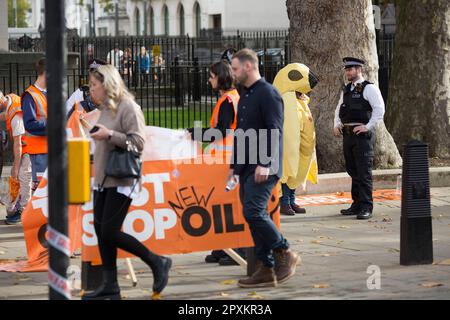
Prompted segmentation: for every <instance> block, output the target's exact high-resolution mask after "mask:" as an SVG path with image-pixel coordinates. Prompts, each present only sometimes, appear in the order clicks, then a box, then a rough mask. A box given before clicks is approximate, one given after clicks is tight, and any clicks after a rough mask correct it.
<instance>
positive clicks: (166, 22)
mask: <svg viewBox="0 0 450 320" xmlns="http://www.w3.org/2000/svg"><path fill="white" fill-rule="evenodd" d="M163 17H164V35H166V36H168V35H169V9H168V8H167V6H166V5H164V7H163Z"/></svg>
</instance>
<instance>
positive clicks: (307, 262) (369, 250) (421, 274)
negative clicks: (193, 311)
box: [0, 187, 450, 300]
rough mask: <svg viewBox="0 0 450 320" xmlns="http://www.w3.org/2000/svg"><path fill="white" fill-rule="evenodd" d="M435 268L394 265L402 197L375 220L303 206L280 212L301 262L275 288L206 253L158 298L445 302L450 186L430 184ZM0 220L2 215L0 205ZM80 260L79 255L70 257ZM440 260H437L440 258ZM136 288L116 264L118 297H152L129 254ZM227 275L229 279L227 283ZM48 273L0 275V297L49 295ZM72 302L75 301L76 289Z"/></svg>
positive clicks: (14, 250)
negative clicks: (374, 282)
mask: <svg viewBox="0 0 450 320" xmlns="http://www.w3.org/2000/svg"><path fill="white" fill-rule="evenodd" d="M431 194H432V202H431V203H432V214H433V248H434V261H435V263H434V264H433V265H420V266H408V267H406V266H400V264H399V259H400V258H399V255H400V253H399V249H400V201H399V200H396V201H385V202H378V203H376V204H375V209H374V213H375V214H374V217H373V218H372V219H371V220H368V221H367V220H366V221H361V220H356V219H355V218H354V217H344V216H341V215H340V214H339V210H340V209H342V208H345V207H347V205H326V206H312V207H308V208H307V211H308V213H307V214H306V215H297V216H294V217H286V216H282V218H281V227H282V231H283V233H284V235H285V236H286V237H287V239H288V240H289V242H290V243H291V246H292V248H293V249H294V250H297V251H299V252H300V254H301V257H302V260H303V263H302V265H301V266H299V267H298V269H297V273H296V275H295V276H294V277H293V278H292V279H291V280H289V281H288V282H286V283H284V284H282V285H280V286H279V287H277V288H260V289H241V288H238V287H237V285H236V281H237V279H239V278H240V277H242V276H244V275H245V273H246V272H245V270H244V269H243V268H242V267H239V266H227V267H222V266H219V267H218V266H217V264H207V263H204V262H203V261H204V260H203V259H204V256H205V255H206V254H207V252H197V253H191V254H185V255H181V254H180V255H173V256H172V258H173V260H174V267H173V269H172V271H171V277H170V282H169V285H168V287H167V288H166V290H165V291H164V294H163V298H164V299H166V300H170V299H250V300H252V299H450V188H448V187H447V188H432V190H431ZM0 210H1V211H0V219H2V218H3V217H4V215H5V213H4V208H1V209H0ZM25 256H26V250H25V242H24V240H23V235H22V228H21V226H7V225H4V224H3V222H0V259H17V258H19V257H23V258H24V257H25ZM71 262H72V264H75V265H80V259H72V260H71ZM442 262H443V263H442ZM133 264H134V266H135V269H136V271H137V272H138V275H137V276H138V281H139V282H138V285H137V287H135V288H133V287H132V286H131V281H130V280H129V279H128V275H127V271H126V267H125V265H124V263H123V261H121V262H120V271H119V273H120V275H119V277H120V280H119V281H120V285H121V288H122V296H123V298H124V299H150V295H151V292H150V290H149V289H151V285H152V282H153V278H152V275H151V273H150V272H149V269H148V268H147V267H146V265H144V264H143V263H142V262H140V261H139V260H138V259H133ZM370 265H376V266H378V267H379V268H380V270H381V289H379V290H377V289H374V290H369V289H368V288H367V278H368V277H369V276H370V274H368V273H367V268H368V267H369V266H370ZM228 280H231V281H228ZM47 291H48V289H47V274H46V273H25V274H18V273H4V272H0V299H47ZM74 299H79V297H78V292H76V291H74Z"/></svg>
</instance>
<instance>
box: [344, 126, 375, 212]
mask: <svg viewBox="0 0 450 320" xmlns="http://www.w3.org/2000/svg"><path fill="white" fill-rule="evenodd" d="M345 129H350V128H345ZM351 129H353V128H351ZM374 144H375V134H374V132H373V131H368V132H364V133H360V134H359V135H356V134H354V133H353V132H352V131H351V130H344V157H345V166H346V170H347V173H348V174H349V175H350V177H351V178H352V199H353V204H352V208H353V209H355V210H356V211H360V210H368V211H370V212H372V210H373V199H372V166H373V148H374Z"/></svg>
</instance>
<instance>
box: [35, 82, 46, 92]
mask: <svg viewBox="0 0 450 320" xmlns="http://www.w3.org/2000/svg"><path fill="white" fill-rule="evenodd" d="M34 86H35V87H36V88H38V89H39V91H41V92H45V93H47V89H42V88H41V87H39V86H38V85H37V84H36V83H35V84H34Z"/></svg>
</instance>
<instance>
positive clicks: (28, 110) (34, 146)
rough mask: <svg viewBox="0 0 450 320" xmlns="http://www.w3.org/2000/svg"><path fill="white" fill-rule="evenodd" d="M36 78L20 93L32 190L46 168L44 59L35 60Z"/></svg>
mask: <svg viewBox="0 0 450 320" xmlns="http://www.w3.org/2000/svg"><path fill="white" fill-rule="evenodd" d="M35 67H36V71H37V74H38V78H37V80H36V82H35V83H34V84H32V85H30V86H29V87H28V88H27V90H25V92H24V93H23V95H22V112H23V122H24V125H25V135H26V139H27V148H28V150H27V152H28V154H29V155H30V159H31V169H32V175H33V186H32V190H36V188H37V186H38V184H39V181H40V179H41V177H42V175H43V174H44V172H45V170H46V169H47V132H46V131H47V130H46V129H47V83H46V79H45V67H46V60H45V58H41V59H39V60H38V61H37V62H36V66H35Z"/></svg>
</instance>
